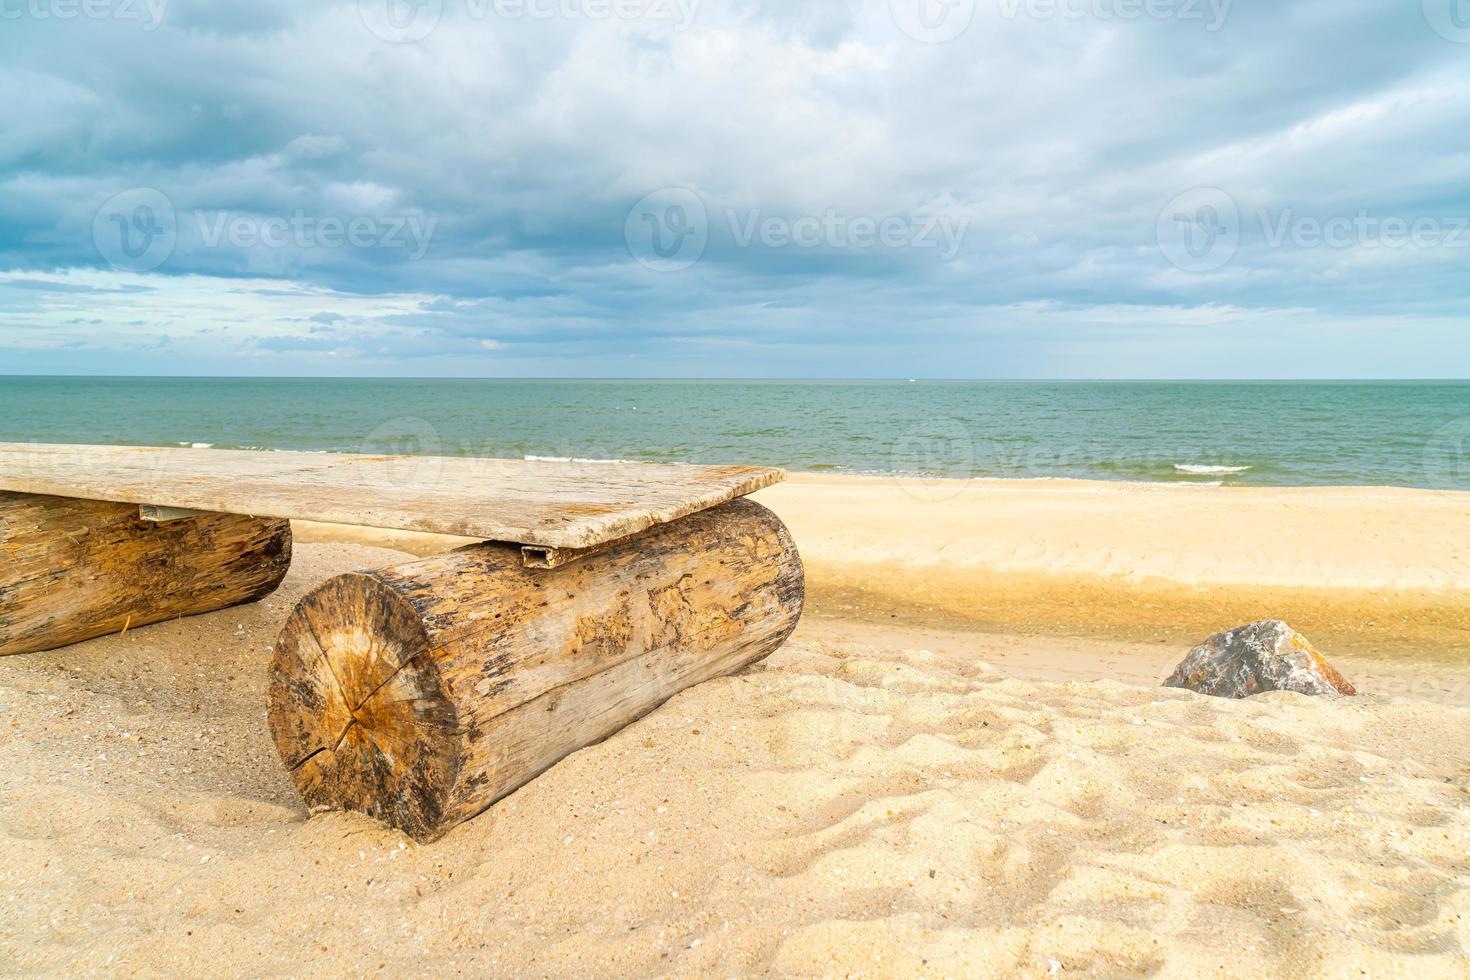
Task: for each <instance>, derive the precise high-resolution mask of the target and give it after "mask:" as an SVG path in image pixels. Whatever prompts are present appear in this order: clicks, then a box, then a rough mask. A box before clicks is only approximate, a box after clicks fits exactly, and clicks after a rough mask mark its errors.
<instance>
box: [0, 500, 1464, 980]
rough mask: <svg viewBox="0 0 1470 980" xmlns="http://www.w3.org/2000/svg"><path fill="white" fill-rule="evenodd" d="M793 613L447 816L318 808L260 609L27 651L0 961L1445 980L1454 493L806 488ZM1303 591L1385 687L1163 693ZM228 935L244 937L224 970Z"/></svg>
mask: <svg viewBox="0 0 1470 980" xmlns="http://www.w3.org/2000/svg"><path fill="white" fill-rule="evenodd" d="M759 499H760V500H762V501H763V502H765V503H766V504H767V505H769V506H771V507H772V508H773V509H775V510H776V511H777V512H778V513H779V514H780V515H781V516H782V517H783V519H784V520H786V522H787V523H788V524H789V526H790V527H791V530H792V532H793V533H794V535H795V537H796V540H797V542H798V543H799V544H800V546H801V549H802V553H803V557H804V559H805V561H806V564H807V569H808V576H809V592H810V604H809V607H808V616H807V618H806V620H805V621H804V622H803V624H802V626H801V627H800V628H799V630H798V632H797V634H796V636H795V638H794V639H793V640H792V641H791V642H790V643H789V644H788V645H787V646H786V647H785V648H783V649H782V650H781V651H779V652H778V653H777V654H776V655H775V656H773V657H771V658H769V659H768V660H766V661H765V662H763V663H761V664H758V665H757V666H755V667H754V668H752V669H750V670H748V671H746V672H744V673H743V674H741V675H738V676H736V677H731V678H725V679H722V680H718V681H714V682H710V683H707V684H704V685H700V686H698V687H695V688H692V689H690V690H688V691H685V692H684V693H682V694H680V695H678V696H677V697H675V698H674V699H673V700H672V701H670V702H669V703H668V704H666V705H665V706H664V707H663V708H661V709H659V710H657V711H655V712H653V713H652V714H650V715H648V716H646V717H645V718H643V719H642V720H640V721H638V722H636V723H635V724H633V725H631V726H630V727H628V728H626V729H625V730H623V731H622V732H620V733H618V734H617V735H615V736H614V737H612V738H610V739H608V740H607V741H605V742H603V743H601V744H598V745H594V746H591V747H589V748H587V749H584V750H583V751H581V752H578V753H576V754H574V755H573V756H571V757H569V758H568V759H566V760H564V761H563V762H562V763H561V764H559V765H557V766H556V767H555V768H553V769H552V770H551V771H549V772H548V773H546V774H545V775H543V776H542V777H540V778H539V779H537V780H535V781H533V782H532V783H531V784H529V785H528V786H526V787H525V788H523V789H522V790H520V791H519V792H517V793H515V794H513V795H512V796H510V797H508V798H506V799H505V800H503V801H501V802H500V803H499V804H497V805H496V806H495V807H494V808H492V809H491V810H490V811H488V812H487V813H485V814H483V815H482V816H481V817H479V818H477V819H475V820H473V821H471V822H469V823H467V824H464V825H462V826H460V827H458V828H456V829H455V830H453V831H452V832H451V833H450V834H449V835H448V836H447V837H445V838H444V839H443V840H441V841H439V842H437V843H435V844H432V845H426V846H418V845H414V844H413V843H412V842H410V841H408V840H407V839H406V838H404V837H402V836H401V835H400V834H398V833H396V832H393V831H390V830H387V829H385V828H383V827H380V826H378V825H376V824H374V823H372V822H370V821H368V820H366V819H363V818H360V817H356V816H347V815H340V814H327V815H321V816H316V817H313V818H310V819H308V816H307V814H306V812H305V810H304V808H303V807H302V806H301V805H300V803H299V801H298V800H297V798H296V796H295V793H294V791H293V789H292V786H291V784H290V781H289V779H288V778H287V776H286V773H285V772H284V771H283V770H282V767H281V765H280V762H279V759H278V758H277V757H276V753H275V749H274V746H273V745H272V743H271V740H270V736H269V734H268V732H267V729H266V725H265V720H264V705H265V698H264V688H265V665H266V663H267V660H268V657H269V650H270V647H271V644H272V643H273V641H274V639H275V636H276V633H277V632H278V630H279V629H280V627H281V625H282V623H283V621H284V619H285V617H286V615H287V614H288V612H289V611H290V609H291V608H292V606H293V605H294V603H295V602H296V601H297V600H298V599H299V598H300V596H301V595H302V594H304V593H305V592H306V591H308V590H309V589H311V588H312V587H314V586H315V585H316V584H318V583H319V582H321V581H322V580H324V579H325V578H327V577H329V576H331V575H333V574H337V573H339V572H344V571H349V570H354V569H363V568H372V567H378V566H382V565H385V564H389V563H393V562H396V561H400V560H406V559H407V558H408V557H409V555H410V554H426V553H431V552H433V551H435V550H439V549H442V548H444V547H446V546H451V545H453V544H454V543H456V542H454V541H453V540H450V539H442V538H431V537H428V536H415V535H409V534H383V533H381V532H375V531H364V530H360V529H351V528H340V527H322V526H308V525H300V526H298V527H297V541H298V547H297V555H296V560H295V563H294V565H293V567H292V570H291V573H290V575H289V576H288V577H287V580H286V582H285V584H284V585H283V587H282V589H281V590H280V591H279V592H278V593H277V594H276V595H274V596H272V597H270V598H269V599H267V600H265V601H264V602H261V603H258V604H255V605H252V606H246V607H240V608H237V609H231V610H225V611H222V612H218V613H213V614H209V615H206V616H201V617H196V618H193V619H188V620H183V621H178V622H169V623H165V624H160V625H158V626H153V627H149V628H146V629H139V630H132V631H129V632H127V633H126V634H125V635H121V636H112V637H106V638H103V639H99V640H94V641H91V642H88V643H84V644H80V645H78V646H74V647H70V648H67V649H63V650H58V651H54V652H51V653H45V654H37V655H28V656H21V657H12V658H7V659H4V660H0V750H3V751H4V753H5V757H6V760H7V763H6V765H5V766H4V767H3V768H0V853H3V855H4V859H3V861H0V971H3V972H5V973H7V974H15V973H21V972H27V971H49V972H61V973H70V974H78V973H101V974H114V975H120V974H124V973H139V972H142V973H145V974H157V973H179V972H186V971H187V972H192V973H196V974H201V975H208V976H213V975H221V974H226V973H228V974H240V973H245V974H265V973H291V974H310V975H339V974H360V973H366V972H374V971H379V970H381V971H382V972H384V973H389V974H392V973H408V972H413V973H424V972H453V971H462V972H467V973H496V974H527V975H567V974H575V973H583V974H585V973H589V972H595V973H603V974H612V975H646V974H673V975H710V974H721V975H729V974H736V973H750V972H772V973H782V974H797V975H822V976H827V975H893V974H898V975H954V974H958V973H964V974H966V975H977V976H987V975H989V976H1011V975H1026V976H1049V975H1072V974H1088V975H1092V974H1097V975H1103V976H1127V975H1165V976H1199V975H1203V974H1213V973H1221V974H1228V975H1242V974H1246V975H1250V974H1263V973H1269V974H1273V975H1276V974H1281V975H1295V976H1313V977H1315V976H1340V975H1346V974H1349V973H1352V974H1356V973H1357V972H1358V971H1360V970H1364V971H1367V972H1368V973H1370V974H1372V975H1386V976H1416V977H1417V976H1445V977H1460V976H1464V975H1466V973H1467V972H1470V956H1467V951H1470V891H1467V889H1466V885H1467V881H1470V877H1467V875H1470V860H1467V857H1466V855H1467V854H1470V747H1467V744H1466V741H1465V737H1464V733H1465V732H1466V731H1467V730H1470V684H1467V683H1466V681H1467V678H1470V641H1467V637H1470V602H1467V591H1466V587H1467V585H1470V546H1467V545H1466V542H1470V498H1467V497H1466V496H1465V495H1455V494H1448V493H1435V492H1424V491H1400V490H1383V489H1373V490H1366V489H1365V490H1358V489H1342V490H1338V489H1331V490H1315V489H1314V490H1268V489H1260V490H1244V489H1236V488H1223V487H1221V488H1209V487H1180V486H1160V485H1149V486H1142V485H1126V484H1090V483H1077V482H1068V481H1037V482H1027V483H1014V482H1011V483H1007V482H1004V481H973V482H968V483H937V482H926V481H917V482H916V481H898V480H892V479H889V480H859V479H853V478H834V477H817V476H797V477H795V478H794V479H793V480H792V481H791V482H790V483H788V484H785V485H782V486H780V487H776V488H773V489H771V490H768V491H764V492H762V494H760V496H759ZM1268 616H1269V617H1279V618H1284V619H1287V620H1288V621H1290V622H1291V623H1292V624H1293V625H1295V626H1297V627H1298V628H1299V629H1301V630H1302V631H1304V632H1305V633H1307V634H1308V635H1309V636H1310V637H1311V638H1312V639H1313V640H1314V641H1315V642H1316V643H1317V644H1318V646H1319V647H1321V648H1322V649H1323V650H1324V651H1325V652H1326V653H1327V654H1328V656H1329V657H1331V659H1332V661H1333V662H1334V663H1335V664H1336V665H1337V666H1339V667H1340V668H1341V669H1342V670H1343V672H1344V673H1345V674H1346V675H1347V676H1348V677H1349V678H1350V679H1351V680H1352V681H1354V683H1356V684H1357V685H1358V687H1359V688H1360V689H1361V690H1363V691H1364V696H1363V697H1361V698H1358V699H1355V700H1353V701H1348V702H1328V701H1318V700H1312V699H1308V698H1304V697H1300V696H1297V695H1289V694H1272V695H1267V696H1264V697H1261V698H1258V699H1254V700H1252V701H1250V702H1233V701H1221V700H1215V699H1208V698H1204V697H1201V696H1198V695H1193V694H1190V693H1187V692H1181V691H1174V690H1163V689H1160V688H1159V687H1158V681H1159V679H1160V678H1161V677H1163V676H1164V675H1165V674H1167V672H1168V671H1169V670H1170V669H1171V668H1172V667H1173V666H1174V664H1176V663H1177V662H1178V661H1179V659H1181V658H1182V657H1183V655H1184V653H1185V652H1186V651H1187V649H1188V647H1189V646H1191V645H1192V644H1193V643H1196V642H1198V641H1199V640H1201V639H1203V638H1204V637H1205V636H1207V635H1209V634H1210V633H1212V632H1215V631H1217V630H1220V629H1224V628H1227V627H1231V626H1235V625H1239V624H1240V623H1244V622H1247V621H1250V620H1253V619H1260V618H1265V617H1268ZM226 965H227V966H226Z"/></svg>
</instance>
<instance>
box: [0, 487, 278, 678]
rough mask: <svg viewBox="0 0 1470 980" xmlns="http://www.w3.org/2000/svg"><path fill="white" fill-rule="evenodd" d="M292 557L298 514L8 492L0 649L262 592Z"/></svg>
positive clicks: (40, 646) (4, 497) (3, 502)
mask: <svg viewBox="0 0 1470 980" xmlns="http://www.w3.org/2000/svg"><path fill="white" fill-rule="evenodd" d="M290 565H291V524H290V522H289V521H276V520H262V519H257V518H253V517H240V516H236V515H233V514H208V515H203V516H201V517H198V518H193V519H189V520H180V521H171V522H169V523H166V524H159V523H154V522H150V521H145V520H143V519H142V518H141V517H140V516H139V512H138V506H137V505H136V504H114V503H103V502H101V501H96V500H77V499H73V498H70V497H44V496H38V495H34V494H22V493H8V492H0V655H4V654H13V653H35V652H38V651H41V650H54V649H55V648H57V647H63V646H67V645H68V644H71V643H80V642H81V641H82V640H90V639H92V638H93V637H97V636H104V635H106V634H108V633H117V632H119V631H121V630H123V629H124V628H132V627H137V626H146V625H148V624H150V623H157V622H161V621H163V620H165V619H175V618H177V617H180V616H192V615H195V614H197V613H205V612H211V611H213V610H216V609H224V608H226V607H229V606H237V605H240V604H241V603H245V602H253V601H255V600H257V599H262V598H264V597H265V596H267V595H270V594H271V593H272V592H273V591H275V589H276V586H278V585H280V584H281V579H282V578H284V577H285V575H286V570H287V569H288V568H289V567H290Z"/></svg>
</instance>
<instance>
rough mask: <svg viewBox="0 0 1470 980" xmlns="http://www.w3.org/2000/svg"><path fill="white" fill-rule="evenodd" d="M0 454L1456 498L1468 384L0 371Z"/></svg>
mask: <svg viewBox="0 0 1470 980" xmlns="http://www.w3.org/2000/svg"><path fill="white" fill-rule="evenodd" d="M0 441H9V442H25V441H39V442H91V443H116V444H128V445H158V446H170V445H181V444H199V445H205V444H208V445H212V446H216V447H220V448H248V449H307V450H327V451H333V452H394V451H397V452H426V453H444V454H456V453H464V454H469V455H480V456H508V457H525V456H544V457H558V458H560V457H575V458H587V459H633V460H659V461H678V462H697V463H715V462H720V463H765V464H772V465H780V466H786V467H788V468H790V469H793V470H808V471H817V472H839V473H905V474H923V475H929V476H945V477H970V476H997V477H1022V478H1035V477H1082V478H1087V479H1101V480H1151V481H1171V482H1187V483H1227V484H1247V485H1330V484H1369V485H1397V486H1415V487H1435V488H1455V489H1470V382H1381V383H1378V382H1375V383H1361V382H1309V383H1295V382H1276V383H1253V382H1221V383H1211V382H1179V383H1174V382H1106V383H1090V382H1075V383H1069V382H964V381H955V382H921V383H904V382H888V381H858V382H824V381H817V382H790V381H748V382H742V381H436V380H332V381H324V380H285V379H283V380H237V379H185V378H180V379H142V378H129V379H115V378H36V377H26V378H19V377H12V378H6V377H0Z"/></svg>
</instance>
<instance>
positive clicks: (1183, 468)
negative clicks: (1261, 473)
mask: <svg viewBox="0 0 1470 980" xmlns="http://www.w3.org/2000/svg"><path fill="white" fill-rule="evenodd" d="M1254 468H1255V467H1253V466H1202V465H1199V464H1196V463H1175V464H1174V472H1175V473H1188V474H1189V475H1190V476H1225V475H1228V474H1230V473H1248V472H1250V471H1251V470H1252V469H1254Z"/></svg>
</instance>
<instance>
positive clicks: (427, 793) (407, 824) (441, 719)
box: [269, 574, 459, 837]
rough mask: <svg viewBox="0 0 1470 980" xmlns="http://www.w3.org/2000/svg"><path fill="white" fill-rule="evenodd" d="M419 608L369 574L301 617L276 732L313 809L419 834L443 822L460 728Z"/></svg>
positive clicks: (283, 648)
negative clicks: (349, 813)
mask: <svg viewBox="0 0 1470 980" xmlns="http://www.w3.org/2000/svg"><path fill="white" fill-rule="evenodd" d="M428 650H429V645H428V638H427V636H426V635H425V633H424V630H423V628H422V626H421V625H420V623H419V621H418V617H417V616H416V615H415V613H414V611H413V609H412V607H411V606H409V604H408V603H407V602H406V601H404V599H403V598H402V597H401V596H399V595H398V593H396V592H394V591H393V590H392V589H390V588H388V587H387V586H386V585H384V584H383V583H382V582H380V581H379V580H378V579H376V578H374V577H373V576H372V575H371V574H352V575H343V576H340V577H338V578H335V579H332V580H331V581H329V582H327V583H326V584H325V585H323V586H322V587H321V588H319V589H317V590H316V591H315V592H313V593H311V594H310V595H309V596H307V597H306V598H305V599H304V600H302V602H301V604H300V605H299V606H298V607H297V608H296V611H295V612H293V613H292V615H291V617H290V619H289V620H288V621H287V623H286V626H285V628H284V630H283V631H282V633H281V636H280V639H279V640H278V641H277V643H276V648H275V657H274V660H273V662H272V666H271V673H270V694H269V697H270V701H269V719H270V727H271V731H272V733H273V735H274V736H275V740H276V746H277V748H278V749H279V750H280V753H281V759H282V761H283V762H285V764H286V767H287V768H288V769H289V770H291V774H292V778H293V780H294V781H295V783H296V786H297V789H298V790H299V791H300V792H301V796H302V799H303V800H304V801H305V802H306V804H307V805H308V806H309V807H312V808H313V809H318V808H330V809H344V808H345V809H349V810H357V811H360V812H363V813H367V814H369V815H370V816H373V817H375V818H377V819H379V820H382V821H383V822H384V823H387V824H390V825H392V826H394V827H397V828H399V829H401V830H403V831H404V832H405V833H407V834H409V835H410V836H413V837H422V836H425V835H427V834H429V833H431V832H432V828H434V827H436V826H437V825H438V824H439V822H440V821H441V819H442V816H443V812H444V795H445V793H446V792H447V790H448V789H449V787H450V786H452V785H453V783H454V781H455V777H456V775H457V772H458V768H459V754H458V746H459V742H458V739H457V737H456V735H455V733H456V732H457V731H458V728H459V725H458V720H457V718H456V717H455V710H454V706H453V704H452V703H451V702H450V701H449V700H448V698H447V697H446V696H445V693H444V690H443V687H442V685H441V683H440V679H439V670H438V666H437V665H436V664H435V663H434V661H433V659H432V658H431V657H430V656H429V654H428Z"/></svg>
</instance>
